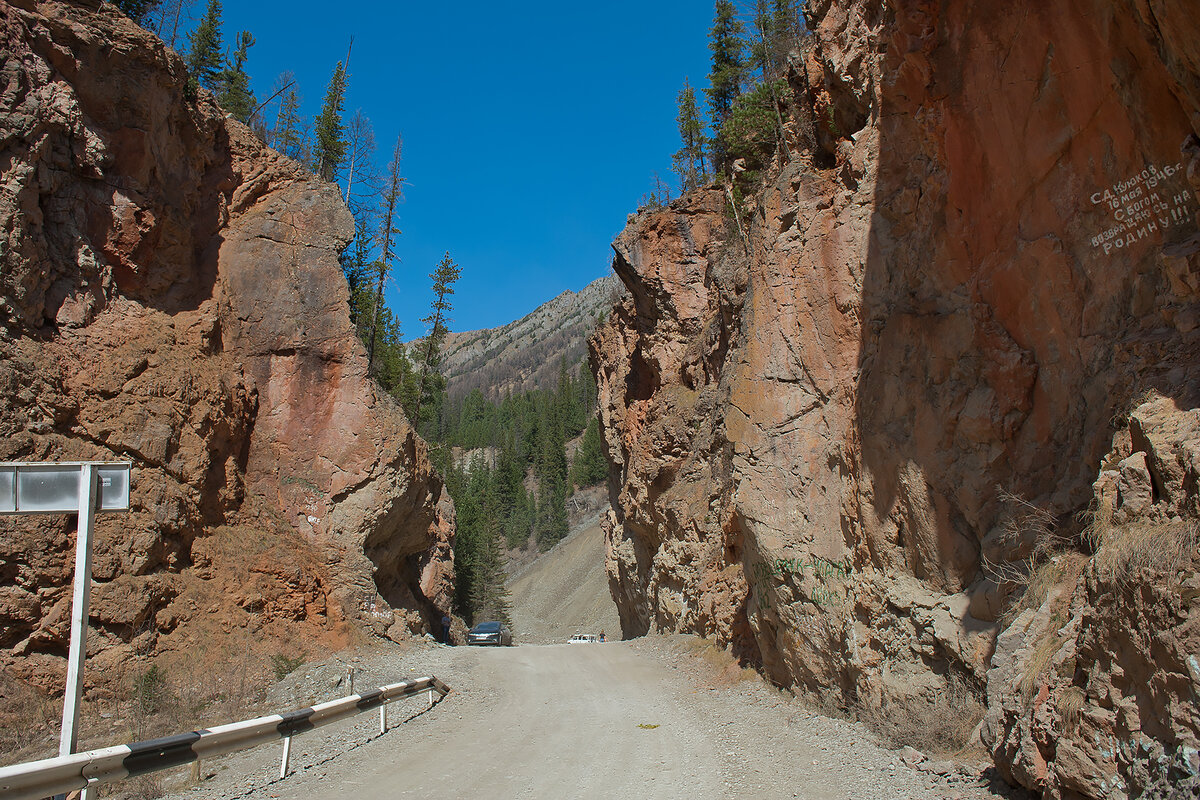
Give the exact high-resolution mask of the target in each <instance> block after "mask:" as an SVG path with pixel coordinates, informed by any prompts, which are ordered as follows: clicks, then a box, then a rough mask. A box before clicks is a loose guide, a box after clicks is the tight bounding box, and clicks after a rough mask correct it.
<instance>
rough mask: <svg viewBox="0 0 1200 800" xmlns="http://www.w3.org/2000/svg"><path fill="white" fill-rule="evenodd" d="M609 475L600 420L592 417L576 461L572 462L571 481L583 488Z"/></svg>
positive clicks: (580, 444)
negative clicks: (601, 436)
mask: <svg viewBox="0 0 1200 800" xmlns="http://www.w3.org/2000/svg"><path fill="white" fill-rule="evenodd" d="M607 477H608V461H607V459H605V457H604V442H603V440H602V439H601V438H600V422H599V420H598V419H597V418H596V417H592V421H591V422H589V423H588V426H587V431H586V432H584V434H583V440H582V441H581V442H580V443H579V450H577V451H576V453H575V461H574V462H573V463H572V464H571V483H573V484H574V485H575V486H578V487H581V488H582V487H584V486H594V485H595V484H597V483H600V481H602V480H604V479H605V478H607Z"/></svg>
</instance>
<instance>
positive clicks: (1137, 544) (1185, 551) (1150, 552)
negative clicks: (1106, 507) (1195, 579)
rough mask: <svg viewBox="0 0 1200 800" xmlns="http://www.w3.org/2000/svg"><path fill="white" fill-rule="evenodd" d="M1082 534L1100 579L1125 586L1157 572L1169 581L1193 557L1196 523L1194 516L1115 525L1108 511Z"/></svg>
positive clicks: (1199, 534)
mask: <svg viewBox="0 0 1200 800" xmlns="http://www.w3.org/2000/svg"><path fill="white" fill-rule="evenodd" d="M1086 537H1087V541H1088V543H1089V544H1090V545H1091V547H1092V549H1093V550H1094V551H1095V553H1096V555H1095V556H1094V560H1095V564H1096V572H1097V574H1099V576H1100V578H1101V579H1103V580H1105V581H1109V582H1111V583H1114V584H1116V585H1118V586H1129V585H1132V584H1135V583H1139V582H1142V581H1145V580H1146V578H1147V576H1149V575H1157V576H1163V577H1165V578H1166V579H1167V580H1168V582H1170V581H1172V580H1174V578H1175V577H1176V575H1177V574H1178V573H1179V572H1180V571H1181V570H1182V569H1184V568H1185V567H1186V566H1187V565H1188V564H1189V563H1191V561H1192V559H1193V558H1195V555H1196V548H1197V544H1200V525H1198V524H1197V523H1196V521H1194V520H1187V521H1185V520H1171V521H1167V522H1147V521H1135V522H1130V523H1126V524H1123V525H1115V524H1113V522H1112V519H1111V518H1110V516H1109V514H1108V513H1099V514H1096V516H1095V518H1093V520H1092V522H1091V524H1090V525H1089V526H1088V528H1087V532H1086Z"/></svg>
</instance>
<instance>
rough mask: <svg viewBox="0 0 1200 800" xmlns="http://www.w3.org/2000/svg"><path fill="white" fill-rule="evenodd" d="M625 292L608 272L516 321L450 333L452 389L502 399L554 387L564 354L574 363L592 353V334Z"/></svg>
mask: <svg viewBox="0 0 1200 800" xmlns="http://www.w3.org/2000/svg"><path fill="white" fill-rule="evenodd" d="M622 292H623V287H622V285H621V282H620V281H618V280H617V277H616V276H615V275H611V274H610V275H605V276H604V277H603V278H599V279H597V280H594V281H592V282H591V283H589V284H588V285H587V286H585V287H584V288H583V289H581V290H580V291H578V292H563V293H562V294H560V295H559V296H558V297H555V298H554V299H553V300H551V301H549V302H547V303H543V304H542V305H540V306H538V307H537V308H536V309H534V310H533V311H531V312H530V313H528V314H526V315H525V316H524V317H522V318H521V319H519V320H516V321H515V322H510V323H509V324H507V325H503V326H501V327H499V328H486V329H484V330H475V331H463V332H461V333H451V334H449V335H448V336H447V337H446V343H445V346H444V347H443V350H442V372H443V374H444V375H445V376H446V383H447V393H448V394H449V395H450V396H451V397H462V396H463V395H465V394H467V393H468V392H470V391H472V390H473V389H481V390H482V391H483V392H484V394H485V395H486V396H487V397H489V398H491V399H496V398H499V397H501V396H502V395H504V394H507V393H509V392H513V391H518V392H519V391H526V390H529V389H534V388H537V387H545V386H550V385H551V382H552V381H553V380H554V379H555V378H556V377H557V375H558V366H559V363H560V361H561V360H562V359H563V358H566V360H567V363H568V364H574V363H575V362H576V361H578V360H579V359H580V358H581V357H582V356H583V355H584V353H586V352H587V337H588V336H589V335H590V334H591V333H592V331H593V330H595V328H596V324H597V322H598V320H599V319H600V318H602V317H603V316H604V315H606V314H607V313H608V310H609V309H610V308H612V306H613V303H614V302H615V301H616V300H617V299H618V298H619V297H620V296H621V293H622Z"/></svg>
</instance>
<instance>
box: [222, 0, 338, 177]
mask: <svg viewBox="0 0 1200 800" xmlns="http://www.w3.org/2000/svg"><path fill="white" fill-rule="evenodd" d="M215 1H216V0H213V2H215ZM346 82H347V75H346V70H345V67H343V66H342V62H341V61H339V62H338V63H337V66H336V67H334V70H333V77H332V78H330V79H329V87H328V88H327V89H326V90H325V103H324V105H322V106H321V115H320V116H319V117H317V119H316V122H315V123H314V127H315V128H316V137H317V141H316V152H315V153H314V154H313V155H314V157H315V158H316V162H317V163H316V171H317V176H318V177H319V178H321V180H325V181H333V180H334V179H335V178H336V177H337V173H338V170H339V169H341V167H342V163H343V162H344V161H345V159H346V138H345V135H346V130H345V127H344V126H343V125H342V105H343V104H344V103H345V99H346Z"/></svg>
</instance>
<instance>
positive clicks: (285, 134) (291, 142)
mask: <svg viewBox="0 0 1200 800" xmlns="http://www.w3.org/2000/svg"><path fill="white" fill-rule="evenodd" d="M295 82H296V76H295V75H293V74H292V73H290V72H285V73H283V74H282V75H280V76H279V78H278V79H277V80H276V81H275V85H276V86H277V87H283V86H287V85H288V84H293V85H294V84H295ZM268 144H270V145H271V146H272V147H274V148H275V149H276V150H278V151H279V152H281V153H283V154H284V155H285V156H287V157H288V158H292V159H295V160H296V161H299V162H301V163H302V164H307V163H308V162H309V161H310V160H311V158H312V154H311V153H310V151H309V143H308V131H307V125H306V123H305V121H304V119H303V118H302V117H301V116H300V93H299V92H297V91H296V89H295V88H290V89H285V90H284V91H283V94H282V96H281V97H280V100H279V113H278V114H277V115H276V116H275V129H274V130H273V131H272V134H271V141H270V142H269V143H268Z"/></svg>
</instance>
